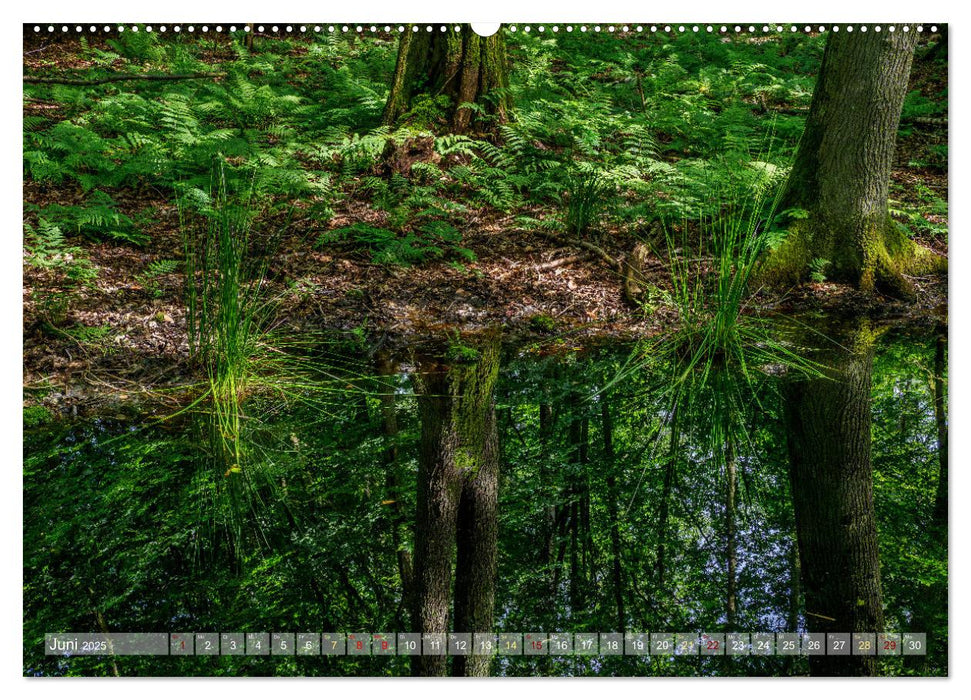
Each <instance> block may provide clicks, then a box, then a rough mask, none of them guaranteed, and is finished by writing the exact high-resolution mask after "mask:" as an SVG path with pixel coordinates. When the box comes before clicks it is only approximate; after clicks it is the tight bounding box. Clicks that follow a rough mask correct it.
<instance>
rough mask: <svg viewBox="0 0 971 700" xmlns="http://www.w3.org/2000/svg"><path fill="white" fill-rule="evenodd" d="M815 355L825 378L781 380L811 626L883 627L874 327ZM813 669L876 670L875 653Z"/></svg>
mask: <svg viewBox="0 0 971 700" xmlns="http://www.w3.org/2000/svg"><path fill="white" fill-rule="evenodd" d="M829 337H830V338H831V339H832V340H833V341H834V344H832V345H830V346H829V347H830V348H831V349H830V350H829V351H828V352H826V353H825V356H824V357H821V358H819V361H820V362H821V363H822V364H824V365H825V366H826V367H827V368H828V371H827V373H826V375H827V376H823V377H815V378H810V379H796V380H794V381H790V382H788V383H787V386H786V391H785V401H784V413H785V426H786V435H787V438H788V440H787V443H788V448H789V462H790V470H789V475H790V479H791V482H792V501H793V506H794V508H795V516H796V532H797V535H798V549H799V555H800V561H801V564H802V567H801V570H802V578H803V584H804V590H805V600H806V610H805V613H806V622H807V626H808V628H809V630H810V631H813V632H882V631H884V624H883V607H882V593H881V587H880V557H879V554H878V546H877V529H876V521H875V515H874V505H873V468H872V464H871V459H870V443H871V439H870V423H871V420H872V411H871V406H870V393H871V385H872V368H873V343H874V337H873V333H872V332H871V330H870V329H869V327H868V326H867V325H865V324H859V325H855V326H854V327H852V328H850V329H844V330H842V331H841V332H840V333H838V334H836V333H832V332H831V333H829ZM810 667H811V670H812V672H813V673H814V674H819V675H827V676H834V675H874V674H875V673H876V672H877V664H876V658H875V657H873V656H862V655H861V656H851V657H850V658H846V659H844V658H841V657H839V656H814V657H812V658H811V659H810Z"/></svg>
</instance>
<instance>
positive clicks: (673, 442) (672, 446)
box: [654, 406, 681, 595]
mask: <svg viewBox="0 0 971 700" xmlns="http://www.w3.org/2000/svg"><path fill="white" fill-rule="evenodd" d="M680 445H681V440H680V436H679V435H678V407H677V406H675V407H674V409H673V411H672V414H671V436H670V442H669V444H668V458H667V466H665V468H664V484H663V485H662V487H661V504H660V507H659V508H658V527H657V555H656V557H655V567H654V576H655V580H656V583H657V585H656V588H655V591H656V595H663V590H664V567H665V546H666V544H667V532H668V510H669V503H670V500H671V490H672V489H673V488H674V470H675V462H676V460H677V458H678V450H679V449H680Z"/></svg>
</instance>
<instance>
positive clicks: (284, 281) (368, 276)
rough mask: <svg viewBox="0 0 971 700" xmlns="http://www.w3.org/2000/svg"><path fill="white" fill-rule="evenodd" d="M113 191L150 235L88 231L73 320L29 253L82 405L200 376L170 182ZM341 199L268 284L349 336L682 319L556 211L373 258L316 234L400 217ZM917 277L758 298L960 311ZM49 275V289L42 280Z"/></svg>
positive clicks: (271, 271) (296, 231) (281, 258)
mask: <svg viewBox="0 0 971 700" xmlns="http://www.w3.org/2000/svg"><path fill="white" fill-rule="evenodd" d="M31 45H32V44H31ZM43 48H44V50H45V51H46V52H47V53H45V54H44V63H43V64H41V63H38V64H37V65H34V63H35V62H37V61H38V60H39V59H38V58H37V55H36V54H33V53H31V54H29V55H25V57H24V68H25V71H27V72H30V71H32V70H35V69H42V68H43V67H44V66H50V65H51V64H52V62H53V64H56V65H58V66H59V67H61V68H76V69H85V68H87V67H88V66H87V65H85V64H84V62H83V61H81V63H78V61H80V60H81V59H79V58H78V57H77V56H76V55H74V54H73V53H72V51H70V50H68V49H64V48H63V47H60V46H59V45H57V44H54V45H51V46H49V47H48V46H46V45H45V46H44V47H43ZM51 52H53V53H51ZM222 58H226V59H230V58H232V54H231V53H230V54H227V55H226V56H225V57H223V56H219V55H215V54H214V55H212V56H210V57H209V60H210V61H211V62H218V60H221V59H222ZM932 68H933V66H930V65H928V66H927V67H924V68H922V67H921V66H920V65H918V64H915V69H914V72H913V75H912V85H911V88H912V89H914V90H922V91H924V92H927V93H928V94H939V93H941V92H942V91H944V92H945V94H946V73H945V74H944V75H943V76H942V75H941V74H940V71H936V70H932ZM60 109H61V107H60V106H59V105H58V104H56V103H53V102H48V101H45V100H33V99H27V100H25V101H24V114H25V116H28V115H33V116H38V115H40V116H44V117H47V118H50V119H57V118H59V115H58V112H59V110H60ZM941 144H944V146H945V147H946V144H947V123H946V120H945V121H943V123H938V124H915V125H912V126H911V128H910V129H909V131H908V132H906V133H905V134H903V135H902V138H901V140H900V142H899V144H898V153H897V165H896V167H895V169H894V172H893V176H892V179H893V182H892V186H891V190H892V194H891V196H892V198H894V199H895V201H896V202H897V204H896V207H897V209H898V210H907V211H909V212H917V211H920V212H921V216H922V217H923V219H924V220H923V221H922V222H921V223H922V225H932V226H938V227H941V228H944V229H945V230H946V226H947V216H946V204H945V205H944V206H945V211H944V213H943V214H934V213H927V211H928V207H929V206H930V205H928V202H929V201H931V200H933V201H934V202H943V203H946V202H947V198H948V178H947V173H946V171H945V170H943V169H942V168H939V167H937V168H935V167H929V166H927V165H926V163H927V162H928V161H930V160H931V158H929V157H928V149H929V148H931V147H932V146H937V147H940V145H941ZM112 196H113V199H114V201H115V203H116V204H117V210H118V212H120V213H121V214H123V215H125V216H127V217H129V218H130V219H132V220H138V221H139V227H140V229H141V232H142V233H143V234H145V238H146V242H145V243H144V245H141V246H135V245H129V244H125V243H123V242H119V241H106V242H93V241H84V242H83V250H84V254H85V255H86V256H87V258H88V259H89V260H90V262H91V264H92V265H93V266H94V267H95V268H96V269H97V277H96V279H94V280H93V281H92V283H91V284H88V285H85V286H83V287H81V288H79V289H78V290H75V291H73V292H72V294H71V298H70V302H69V304H67V308H66V309H63V310H62V318H61V319H60V322H58V323H56V324H51V323H48V322H47V321H46V320H45V318H46V316H47V315H48V313H49V309H42V308H39V305H38V299H39V298H47V299H48V300H49V299H50V298H51V297H52V296H53V297H54V298H56V297H57V293H58V284H59V280H58V277H57V276H56V275H54V274H53V273H51V272H50V271H49V270H45V269H43V268H40V267H37V266H32V265H26V264H25V266H24V278H23V351H24V373H23V383H24V388H25V400H26V401H28V402H29V401H31V400H43V402H44V403H45V404H46V405H59V406H65V405H67V406H70V405H72V404H75V403H77V402H78V401H81V400H86V397H90V396H91V395H92V394H101V395H105V396H112V397H113V398H114V399H117V400H120V401H125V400H126V399H127V398H128V397H130V396H134V395H137V394H139V393H144V392H146V391H149V390H151V389H153V387H155V388H157V387H164V386H172V385H177V384H179V383H182V382H184V381H186V380H187V379H188V378H189V376H190V372H189V368H188V347H187V336H186V312H185V302H184V276H183V275H182V273H181V272H179V271H175V272H171V273H168V274H158V275H153V274H149V273H148V271H149V269H150V266H151V265H152V263H153V262H158V261H165V260H179V259H181V258H182V257H183V250H182V245H183V243H182V239H181V235H180V222H179V212H178V210H177V207H176V206H175V204H174V202H173V201H172V197H171V195H170V193H165V192H162V191H160V190H158V189H155V188H153V187H151V186H144V187H140V188H138V189H135V188H132V187H120V188H117V189H116V190H114V191H113V192H112ZM85 197H86V194H85V193H84V192H83V191H82V190H81V188H80V187H79V186H77V183H74V184H68V183H65V184H60V185H56V184H50V183H47V184H43V183H40V182H37V181H35V180H33V179H27V180H25V184H24V201H25V204H26V203H30V204H31V205H33V206H37V207H46V206H49V205H61V206H82V205H84V203H85ZM333 213H334V215H333V217H332V218H331V219H330V220H329V221H326V222H325V223H324V222H320V223H319V225H318V223H317V222H315V221H314V220H313V219H312V218H310V217H302V218H301V217H296V218H294V219H293V221H294V223H293V224H291V225H290V226H289V227H288V228H286V230H285V233H283V234H282V237H281V238H280V240H279V241H278V242H277V243H275V244H274V246H273V250H271V251H265V252H266V254H267V255H268V256H269V258H270V260H269V268H268V270H267V279H266V285H267V288H266V294H267V296H268V297H275V298H277V299H278V300H279V301H278V306H277V307H276V311H275V316H276V318H277V323H278V324H279V326H281V327H283V328H287V329H292V330H293V331H294V332H299V333H302V332H313V333H320V334H321V335H322V336H323V337H332V338H338V339H340V338H343V339H345V340H348V341H352V342H355V343H357V344H358V346H364V347H368V346H374V345H375V344H377V343H380V344H384V345H388V346H390V347H393V348H399V349H403V348H406V347H409V346H413V345H414V344H415V343H416V342H419V341H422V340H428V339H429V338H438V339H441V338H444V337H445V336H446V335H447V334H453V333H455V332H460V333H463V334H465V333H474V332H477V331H483V330H485V329H488V328H494V327H496V326H501V327H503V329H504V335H505V337H506V338H507V339H509V342H510V343H521V344H527V343H545V344H548V345H551V346H558V347H563V348H573V347H582V346H584V345H585V344H589V343H593V342H597V341H603V340H617V341H626V340H633V339H637V338H643V337H650V336H652V335H656V334H659V333H663V332H665V331H666V330H669V329H671V328H673V327H674V326H675V325H676V324H677V321H678V319H677V312H676V311H675V310H674V309H673V308H672V307H671V306H670V305H665V304H664V303H652V304H651V305H650V306H644V307H642V308H634V307H633V306H632V305H631V304H629V303H628V302H627V301H626V300H625V298H624V294H623V284H622V279H621V278H620V275H619V274H618V272H617V270H616V269H615V268H614V267H612V266H611V265H610V264H608V262H607V261H605V260H604V259H603V258H602V257H601V256H599V255H597V254H595V253H593V252H590V251H589V250H588V249H585V248H582V247H579V246H577V245H575V244H573V243H572V242H570V241H568V240H566V239H561V241H557V240H555V237H554V236H544V235H540V234H539V233H537V232H535V231H524V230H522V228H521V227H520V226H518V225H517V222H516V219H517V217H520V216H522V215H528V216H531V217H534V218H535V219H542V218H543V217H544V216H549V215H552V214H553V212H548V211H542V210H541V209H539V208H536V209H530V208H520V209H517V210H512V211H506V212H503V211H500V210H497V209H494V208H491V207H480V208H474V207H472V208H469V209H468V211H467V214H466V215H465V217H464V225H463V227H462V246H463V247H465V248H467V249H469V250H471V251H472V253H474V260H472V261H463V263H462V264H461V265H459V264H456V263H449V262H445V261H434V260H430V261H426V262H424V263H422V264H419V265H416V266H412V267H401V266H393V265H383V264H378V263H375V262H373V261H371V260H370V259H369V256H368V255H367V254H366V253H365V254H362V252H361V251H360V250H359V249H358V250H354V249H353V248H347V249H346V250H345V249H344V248H342V247H341V246H339V245H338V246H329V247H326V248H324V249H320V248H319V247H316V246H314V245H313V241H315V240H316V239H317V238H318V237H319V236H320V235H321V234H322V233H324V232H326V231H331V230H334V229H337V228H340V227H346V226H349V225H352V224H355V223H366V224H371V225H376V226H381V225H382V224H383V223H384V219H385V218H386V217H387V212H384V211H382V210H380V209H377V208H374V207H373V206H372V204H371V203H370V202H369V201H367V200H366V199H362V198H354V197H349V198H345V199H342V200H340V201H339V202H337V203H336V204H335V206H334V212H333ZM911 215H912V214H911ZM895 216H897V217H898V218H904V217H906V216H907V214H906V213H895ZM935 217H936V218H935ZM945 235H946V234H945ZM916 238H917V239H918V240H919V241H920V242H921V243H923V244H924V245H927V246H928V247H930V248H932V249H934V250H935V251H936V252H939V253H940V254H942V255H945V256H946V255H947V250H946V242H945V241H946V237H942V236H939V235H932V234H928V235H926V236H924V235H921V234H920V233H919V232H918V233H917V234H916ZM592 241H593V242H594V243H596V244H597V245H598V246H599V247H600V248H601V249H603V250H604V251H605V252H606V253H607V254H609V255H610V256H611V257H612V258H614V259H622V258H623V257H624V256H625V255H627V254H628V253H629V252H630V250H631V249H632V248H633V246H634V244H635V243H636V240H635V239H634V238H633V237H632V236H631V235H629V233H627V232H625V231H623V230H610V229H609V228H608V227H605V228H604V230H602V231H600V232H599V234H598V235H597V236H595V237H594V238H593V239H592ZM644 274H645V277H646V283H647V286H648V287H650V286H651V285H653V286H655V287H657V288H658V289H661V290H664V289H669V288H670V286H671V280H670V271H669V268H668V265H667V263H666V262H665V261H664V260H663V259H661V258H659V257H656V256H655V257H653V258H652V259H651V260H650V261H649V262H648V264H647V265H646V267H645V270H644ZM912 281H913V282H914V284H915V288H916V290H917V293H918V298H917V301H916V303H902V302H896V301H893V300H890V299H886V298H882V297H875V296H872V295H865V294H861V293H859V292H857V291H855V290H854V289H852V288H850V287H848V286H845V285H839V284H833V283H829V282H818V283H809V284H804V285H801V286H799V287H797V288H793V289H789V290H781V291H780V290H759V291H758V292H756V293H755V294H754V295H753V298H752V300H751V304H750V305H749V306H748V307H747V308H746V313H753V314H762V315H771V314H786V315H792V314H799V313H804V312H820V311H822V312H828V313H831V314H835V315H846V316H851V315H858V314H867V315H869V316H872V317H876V318H884V319H911V320H913V319H917V320H919V321H923V322H934V321H935V320H942V321H943V322H944V323H946V316H947V280H946V279H943V278H927V279H914V280H912ZM39 290H40V291H43V292H44V294H40V295H38V293H37V292H38V291H39Z"/></svg>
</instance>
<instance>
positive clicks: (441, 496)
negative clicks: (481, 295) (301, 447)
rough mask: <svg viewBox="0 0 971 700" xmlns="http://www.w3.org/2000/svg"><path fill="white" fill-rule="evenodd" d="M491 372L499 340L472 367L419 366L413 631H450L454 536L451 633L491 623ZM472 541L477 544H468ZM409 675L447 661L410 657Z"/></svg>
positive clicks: (442, 668) (431, 671) (437, 670)
mask: <svg viewBox="0 0 971 700" xmlns="http://www.w3.org/2000/svg"><path fill="white" fill-rule="evenodd" d="M498 369H499V347H498V340H496V341H495V342H492V343H490V344H489V345H487V346H486V347H485V348H484V349H483V350H482V351H481V353H480V356H479V358H478V359H477V360H475V361H473V362H463V363H453V364H451V365H447V364H444V363H442V362H441V361H437V360H435V361H424V360H419V362H418V373H417V375H416V383H417V385H418V411H419V416H420V418H421V446H420V457H419V464H418V501H417V513H416V519H415V548H414V549H415V565H414V569H415V572H414V585H415V590H414V597H413V599H414V606H415V607H414V620H415V622H416V623H417V625H416V629H415V631H416V632H423V633H424V632H437V633H444V632H447V631H448V629H449V625H448V612H449V603H450V602H451V596H450V583H451V578H452V547H453V544H454V543H455V542H456V538H458V544H459V549H460V551H459V563H458V568H457V572H456V575H457V582H456V625H457V627H456V629H460V626H470V625H472V626H475V627H479V626H481V625H483V624H487V625H491V623H492V619H491V608H492V597H493V590H494V586H495V556H496V555H495V547H496V545H495V533H496V524H495V517H496V508H495V502H494V499H495V493H496V479H497V475H498V463H497V461H496V460H497V451H496V444H497V439H496V424H495V409H494V407H493V403H492V391H493V387H494V385H495V381H496V377H497V375H498ZM480 477H481V479H482V480H481V481H479V478H480ZM490 503H491V505H490ZM460 512H461V518H462V523H461V526H459V522H458V521H459V517H460V516H459V514H460ZM478 536H481V537H482V542H476V541H474V539H475V538H476V537H478ZM487 609H488V614H487ZM460 616H461V617H460ZM478 631H481V630H478ZM412 670H413V672H414V673H415V674H416V675H423V676H442V675H445V672H446V657H445V656H415V657H412ZM463 672H465V670H464V669H463Z"/></svg>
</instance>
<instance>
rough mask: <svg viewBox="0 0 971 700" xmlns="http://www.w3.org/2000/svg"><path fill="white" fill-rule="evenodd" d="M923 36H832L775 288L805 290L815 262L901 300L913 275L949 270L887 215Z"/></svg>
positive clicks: (790, 189)
mask: <svg viewBox="0 0 971 700" xmlns="http://www.w3.org/2000/svg"><path fill="white" fill-rule="evenodd" d="M916 41H917V32H916V31H914V29H913V28H911V31H909V32H903V31H900V28H899V27H898V30H897V31H896V32H889V31H883V32H879V33H878V32H874V31H870V32H867V33H865V34H864V33H853V34H850V33H848V32H838V33H837V32H834V33H832V34H830V36H829V39H828V41H827V43H826V50H825V53H824V55H823V62H822V66H821V67H820V72H819V78H818V80H817V83H816V89H815V92H814V93H813V100H812V105H811V106H810V109H809V116H808V118H807V120H806V127H805V130H804V132H803V135H802V139H801V141H800V143H799V148H798V151H797V153H796V159H795V163H794V165H793V168H792V172H791V174H790V176H789V181H788V184H787V186H786V191H785V193H784V195H783V197H782V199H781V200H780V207H779V210H780V211H785V210H802V211H803V212H804V214H805V218H795V219H793V220H792V223H791V224H790V226H789V228H790V231H789V234H788V236H787V237H786V239H785V240H784V242H783V243H782V244H781V245H780V246H779V247H778V248H777V249H776V250H774V251H772V253H771V254H770V256H769V258H768V260H767V261H766V265H765V266H764V268H763V270H762V275H763V276H764V278H765V280H766V281H769V282H776V283H791V284H794V283H797V282H800V281H804V280H805V279H807V278H808V276H809V271H810V265H811V264H812V263H813V261H828V263H827V264H826V267H825V274H826V276H827V278H829V279H832V280H835V281H844V282H850V283H852V284H855V285H857V286H858V287H859V288H860V289H861V290H864V291H873V290H875V289H877V290H879V291H881V292H884V293H887V294H890V295H892V296H896V297H900V298H910V297H912V296H913V285H912V284H911V283H910V282H909V281H908V280H907V279H906V277H905V275H920V274H927V273H930V272H934V271H939V270H943V269H946V260H945V259H943V258H941V257H940V256H937V255H936V254H934V253H932V252H931V251H929V250H927V249H926V248H923V247H921V246H918V245H916V244H915V243H913V242H912V241H911V240H910V239H909V238H907V236H906V235H905V234H904V233H903V231H902V230H901V228H900V227H899V226H898V225H897V224H896V223H895V222H894V221H893V220H892V219H891V218H890V213H889V211H888V206H887V197H888V192H889V183H890V172H891V168H892V166H893V158H894V149H895V146H896V138H897V127H898V125H899V122H900V112H901V109H902V107H903V101H904V97H905V96H906V94H907V83H908V78H909V75H910V65H911V61H912V59H913V54H914V47H915V45H916Z"/></svg>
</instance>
